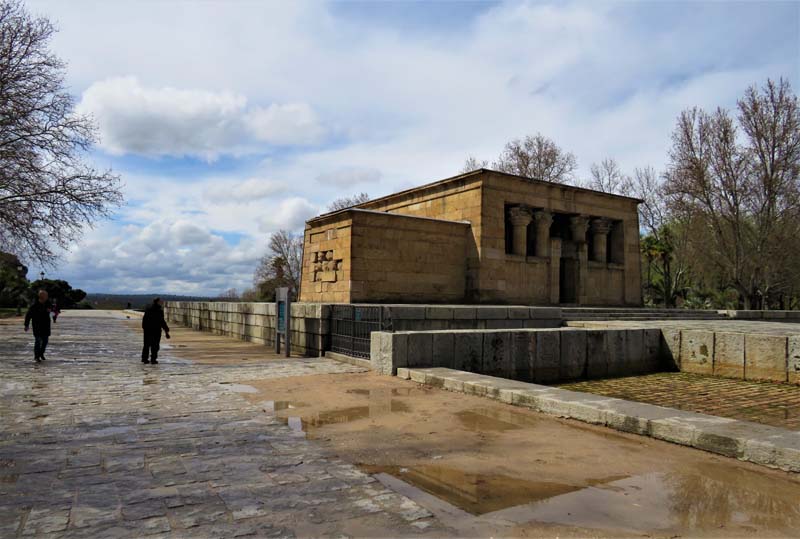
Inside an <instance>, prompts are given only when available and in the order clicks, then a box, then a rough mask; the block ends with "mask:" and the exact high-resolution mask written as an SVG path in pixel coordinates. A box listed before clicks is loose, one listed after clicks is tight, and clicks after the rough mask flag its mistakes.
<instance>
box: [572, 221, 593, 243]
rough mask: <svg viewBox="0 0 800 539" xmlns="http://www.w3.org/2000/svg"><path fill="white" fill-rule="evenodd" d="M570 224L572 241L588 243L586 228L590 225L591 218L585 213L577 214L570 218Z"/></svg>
mask: <svg viewBox="0 0 800 539" xmlns="http://www.w3.org/2000/svg"><path fill="white" fill-rule="evenodd" d="M569 226H570V229H571V231H572V241H574V242H575V243H578V244H581V243H586V229H587V228H588V227H589V218H588V217H586V216H585V215H575V216H573V217H570V218H569Z"/></svg>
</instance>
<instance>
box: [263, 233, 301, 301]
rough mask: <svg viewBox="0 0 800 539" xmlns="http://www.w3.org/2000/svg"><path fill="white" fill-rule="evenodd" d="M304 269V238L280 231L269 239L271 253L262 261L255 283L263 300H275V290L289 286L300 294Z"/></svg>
mask: <svg viewBox="0 0 800 539" xmlns="http://www.w3.org/2000/svg"><path fill="white" fill-rule="evenodd" d="M302 267H303V238H302V236H296V235H294V234H292V233H291V232H289V231H288V230H279V231H277V232H275V233H273V234H272V235H271V236H270V238H269V252H268V253H267V255H266V256H264V257H263V258H262V259H261V262H260V263H259V265H258V268H257V269H256V273H255V276H254V277H253V281H254V283H255V286H256V288H257V289H258V291H259V295H260V296H261V297H262V298H263V299H273V298H274V296H275V289H276V288H278V287H281V286H288V287H289V288H291V289H292V290H293V291H294V293H295V294H299V293H300V273H301V271H302Z"/></svg>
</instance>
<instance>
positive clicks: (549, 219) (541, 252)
mask: <svg viewBox="0 0 800 539" xmlns="http://www.w3.org/2000/svg"><path fill="white" fill-rule="evenodd" d="M533 218H534V219H536V256H540V257H542V258H547V257H548V256H550V225H551V224H552V223H553V214H552V213H550V212H549V211H546V210H541V211H537V212H535V213H534V214H533Z"/></svg>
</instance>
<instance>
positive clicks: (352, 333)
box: [330, 305, 391, 359]
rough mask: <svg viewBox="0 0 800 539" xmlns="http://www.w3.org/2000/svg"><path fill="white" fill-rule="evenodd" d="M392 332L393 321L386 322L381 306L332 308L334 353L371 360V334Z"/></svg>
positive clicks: (341, 306)
mask: <svg viewBox="0 0 800 539" xmlns="http://www.w3.org/2000/svg"><path fill="white" fill-rule="evenodd" d="M390 330H391V320H388V319H387V320H384V318H383V309H382V308H381V307H380V306H376V307H372V306H359V305H332V306H331V338H330V350H331V351H332V352H338V353H340V354H346V355H348V356H353V357H359V358H364V359H369V346H370V334H371V333H372V332H373V331H390Z"/></svg>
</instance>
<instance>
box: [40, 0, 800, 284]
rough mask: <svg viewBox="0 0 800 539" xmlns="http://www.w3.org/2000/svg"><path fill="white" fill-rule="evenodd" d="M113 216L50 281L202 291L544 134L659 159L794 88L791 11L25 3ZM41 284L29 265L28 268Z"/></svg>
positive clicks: (779, 6) (688, 5)
mask: <svg viewBox="0 0 800 539" xmlns="http://www.w3.org/2000/svg"><path fill="white" fill-rule="evenodd" d="M28 4H29V6H30V8H31V10H32V11H34V12H37V13H41V14H45V15H47V16H48V17H50V18H51V19H53V20H54V21H55V22H56V23H57V25H58V27H59V29H60V32H59V34H58V35H57V36H56V38H55V39H54V41H53V43H52V47H53V49H54V51H55V52H56V53H57V54H58V55H60V56H61V57H62V58H64V59H65V60H66V61H67V62H68V63H69V69H68V75H67V82H68V84H69V86H70V88H71V91H72V92H73V93H74V94H75V96H76V99H77V101H78V103H79V105H78V108H79V110H80V111H82V112H86V113H89V114H92V115H93V116H94V118H95V121H96V122H97V124H98V126H99V134H100V137H101V141H100V143H99V145H98V146H97V147H96V148H95V150H94V151H93V152H92V154H91V155H90V156H89V159H91V160H92V161H93V162H95V163H96V164H97V165H98V166H100V167H111V168H113V169H114V170H115V171H116V172H117V173H119V174H120V175H121V177H122V179H123V181H124V183H125V196H126V205H125V206H124V207H122V208H120V209H119V211H117V212H116V214H115V216H114V217H113V219H110V220H108V221H104V222H101V223H97V226H96V227H95V228H94V229H92V230H88V231H87V233H86V234H85V236H84V238H83V240H82V241H81V242H80V243H79V244H77V245H75V246H74V248H72V249H71V250H70V251H69V252H67V253H64V255H63V257H62V259H61V260H60V261H59V263H58V267H57V268H56V269H55V270H52V271H50V272H49V274H50V275H52V276H56V275H57V276H60V277H63V278H66V279H68V280H69V281H70V282H71V283H73V284H74V285H76V286H80V287H81V288H84V289H86V290H90V291H109V292H162V293H166V292H172V293H186V294H215V293H219V292H221V291H223V290H225V289H227V288H230V287H236V288H238V289H240V290H241V289H243V288H246V287H247V286H249V285H250V284H251V282H252V275H253V271H254V269H255V266H256V264H257V262H258V260H259V258H260V257H261V256H263V254H264V253H265V249H266V242H267V238H268V236H269V234H270V233H271V232H273V231H275V230H277V229H278V228H281V227H284V228H290V229H293V230H297V231H300V230H302V227H303V222H304V220H305V219H308V218H309V217H312V216H313V215H315V214H317V213H319V212H321V211H324V209H325V207H326V206H327V204H328V203H330V201H331V200H333V199H334V198H337V197H338V196H342V195H350V194H353V193H357V192H361V191H366V192H367V193H369V194H370V195H372V196H379V195H383V194H386V193H390V192H393V191H396V190H398V189H403V188H408V187H410V186H414V185H419V184H422V183H425V182H428V181H433V180H436V179H440V178H444V177H447V176H451V175H453V174H455V173H457V172H458V171H459V170H460V169H461V166H462V165H463V162H464V159H465V158H466V157H467V156H468V155H473V156H476V157H478V158H485V159H490V160H491V159H492V158H494V157H495V156H496V155H497V154H498V153H499V152H500V150H501V149H502V146H503V144H504V143H505V142H506V141H508V140H509V139H512V138H516V137H521V136H524V135H526V134H534V133H536V132H541V133H543V134H545V135H547V136H549V137H551V138H553V139H554V140H555V141H556V142H557V143H558V144H559V145H560V146H562V147H563V148H565V149H567V150H569V151H572V152H573V153H574V154H575V155H576V156H577V158H578V163H579V166H580V175H581V176H585V175H586V174H587V172H588V170H589V167H590V165H591V164H592V163H593V162H596V161H600V160H601V159H603V158H606V157H613V158H615V159H616V160H617V161H618V162H619V163H620V165H621V166H622V167H623V169H625V170H627V171H632V170H633V168H634V167H641V166H646V165H651V166H654V167H655V168H656V169H657V170H660V169H663V166H664V163H665V160H666V152H667V149H668V147H669V137H670V132H671V130H672V128H673V126H674V122H675V118H676V116H677V115H678V114H679V112H680V111H681V110H682V109H685V108H688V107H691V106H695V105H696V106H701V107H705V108H715V107H717V106H722V107H727V108H732V107H734V106H735V103H736V99H737V97H739V96H741V95H742V93H743V92H744V90H745V89H746V88H747V87H748V86H749V85H752V84H760V83H763V82H764V81H765V80H766V78H767V77H772V78H777V77H781V76H782V77H785V78H788V79H789V80H790V81H791V83H792V84H793V86H794V87H795V89H797V88H798V86H800V67H798V64H799V63H800V52H799V51H800V4H798V3H789V2H784V3H779V2H760V3H759V2H745V3H733V2H726V3H722V2H710V3H702V2H624V3H601V2H574V3H572V2H558V3H543V2H536V3H525V2H508V3H506V2H332V3H327V2H308V3H306V2H277V1H276V2H245V1H234V2H222V1H219V2H211V1H209V2H166V1H165V2H134V1H129V2H124V1H122V0H120V1H117V2H99V1H98V2H83V1H80V0H78V1H74V2H55V1H30V2H29V3H28ZM32 271H35V272H36V273H38V271H39V269H38V268H32Z"/></svg>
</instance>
